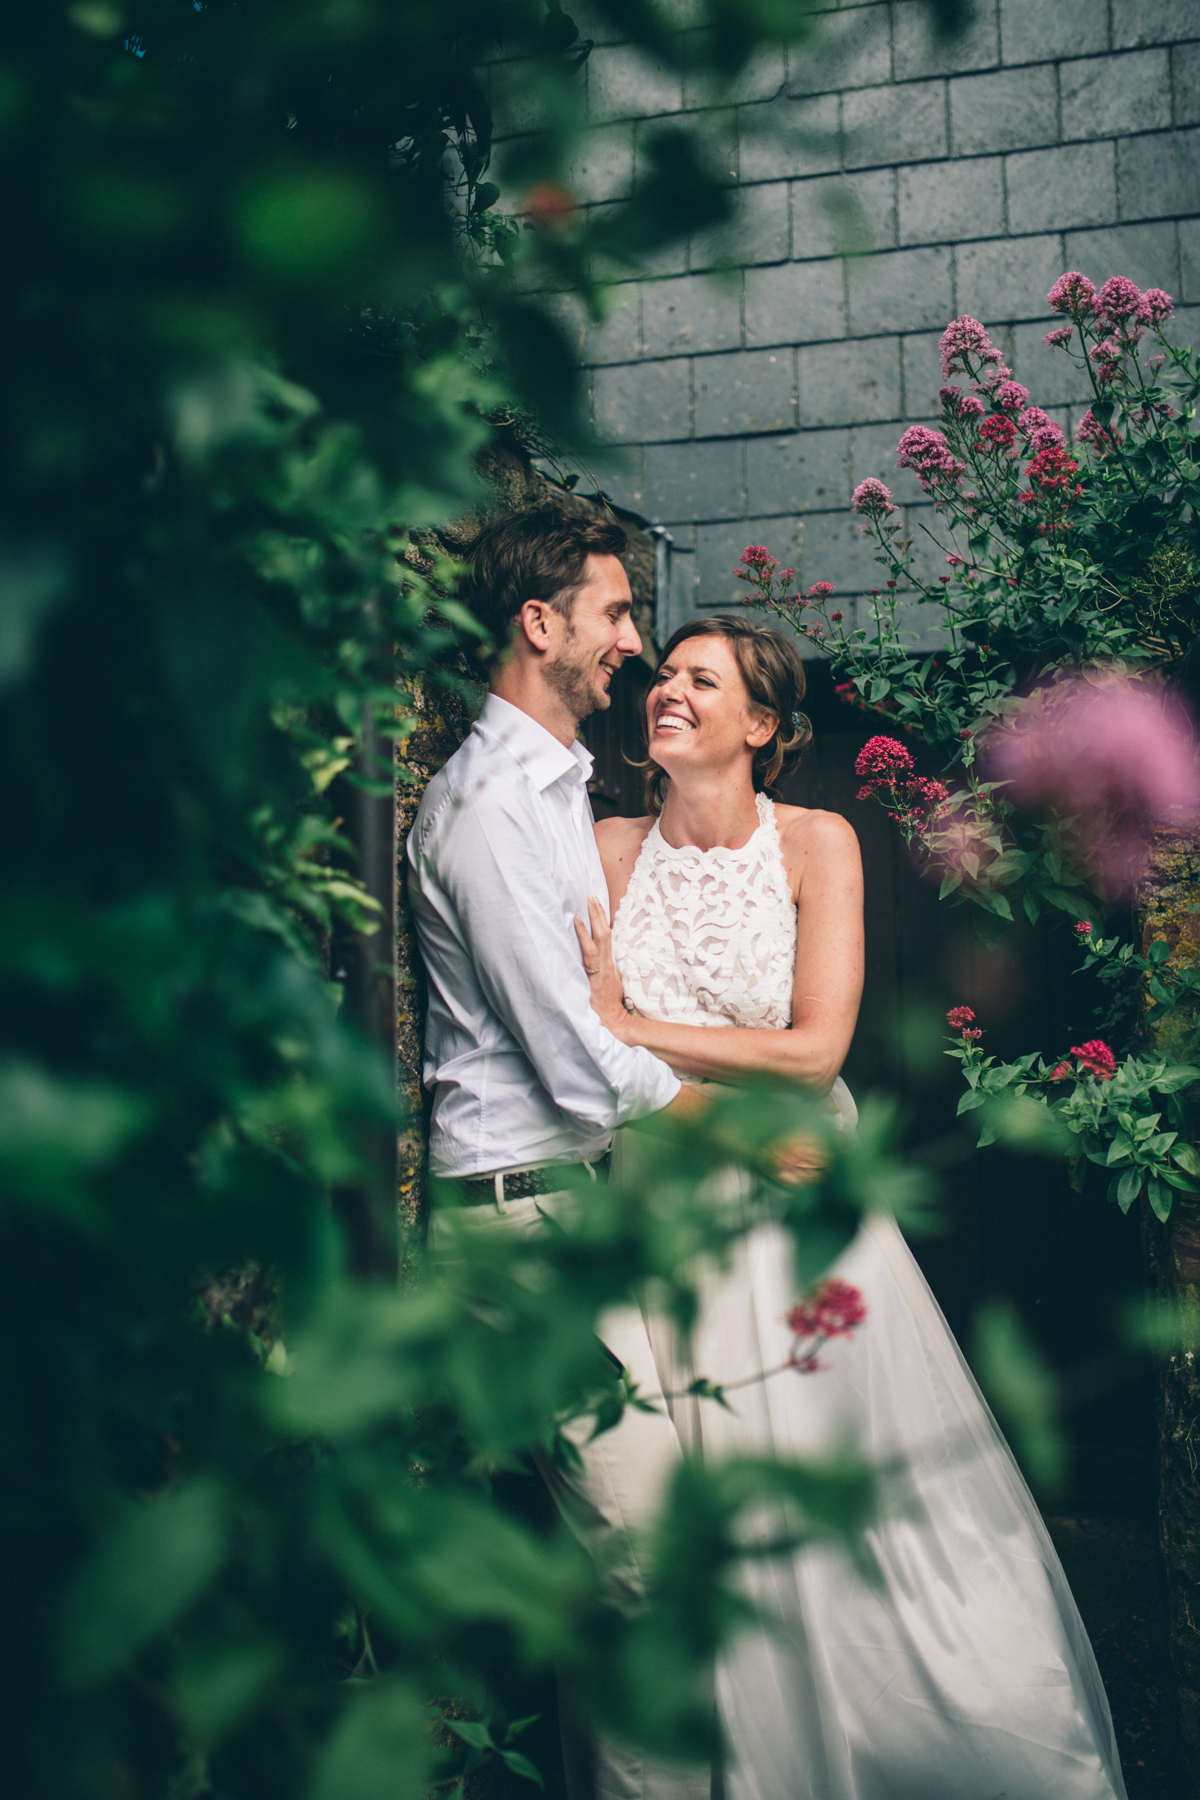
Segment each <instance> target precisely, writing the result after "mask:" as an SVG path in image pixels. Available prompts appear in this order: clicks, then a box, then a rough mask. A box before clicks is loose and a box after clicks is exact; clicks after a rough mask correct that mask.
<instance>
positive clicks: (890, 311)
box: [847, 245, 953, 337]
mask: <svg viewBox="0 0 1200 1800" xmlns="http://www.w3.org/2000/svg"><path fill="white" fill-rule="evenodd" d="M847 273H848V275H849V292H850V334H851V336H852V337H860V336H868V335H870V334H873V333H876V332H885V331H923V330H925V329H926V328H927V327H929V326H931V325H942V324H945V323H946V321H947V320H948V319H949V317H950V314H951V312H952V311H953V301H952V299H951V293H950V252H949V250H947V249H945V248H944V247H943V246H941V245H938V246H932V247H930V248H928V249H923V250H885V251H883V252H881V253H879V254H877V255H875V256H856V257H855V258H854V259H853V260H852V261H851V262H850V263H849V264H848V266H847Z"/></svg>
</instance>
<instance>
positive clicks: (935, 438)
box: [896, 425, 964, 493]
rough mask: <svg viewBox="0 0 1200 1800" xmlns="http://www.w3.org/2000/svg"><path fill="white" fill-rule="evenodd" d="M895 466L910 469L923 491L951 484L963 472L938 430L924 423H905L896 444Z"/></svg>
mask: <svg viewBox="0 0 1200 1800" xmlns="http://www.w3.org/2000/svg"><path fill="white" fill-rule="evenodd" d="M896 467H897V468H898V469H911V470H912V471H913V473H914V474H915V475H916V477H917V480H918V481H919V482H920V484H921V486H922V487H923V488H924V489H925V491H926V492H927V493H931V492H932V491H933V490H934V489H935V488H937V487H942V486H948V487H953V486H954V485H955V484H956V483H957V482H959V481H961V479H962V476H963V473H964V468H963V464H962V463H961V462H959V460H958V458H957V456H955V455H953V454H952V452H951V449H950V446H949V444H948V443H947V442H946V440H945V438H944V437H943V436H942V433H941V432H940V431H934V430H932V429H931V427H930V426H928V425H910V426H909V428H908V430H907V431H906V432H905V433H904V436H903V437H902V438H901V439H900V442H899V443H898V444H897V446H896Z"/></svg>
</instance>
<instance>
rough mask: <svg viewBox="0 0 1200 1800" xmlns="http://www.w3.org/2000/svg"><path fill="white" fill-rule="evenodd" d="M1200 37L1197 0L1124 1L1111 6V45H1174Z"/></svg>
mask: <svg viewBox="0 0 1200 1800" xmlns="http://www.w3.org/2000/svg"><path fill="white" fill-rule="evenodd" d="M1196 37H1200V14H1198V13H1197V9H1196V0H1124V4H1122V5H1120V6H1114V7H1113V47H1114V49H1118V50H1119V49H1123V48H1126V47H1129V46H1133V45H1137V44H1177V43H1179V42H1180V41H1181V40H1182V39H1184V38H1196Z"/></svg>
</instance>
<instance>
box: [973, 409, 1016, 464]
mask: <svg viewBox="0 0 1200 1800" xmlns="http://www.w3.org/2000/svg"><path fill="white" fill-rule="evenodd" d="M1016 442H1017V428H1016V426H1015V425H1014V424H1013V422H1012V420H1011V419H1006V418H1005V416H1004V414H1003V413H992V414H991V416H990V417H989V418H986V419H985V420H984V421H983V424H982V425H981V426H980V427H979V447H980V449H984V448H987V449H992V450H1000V451H1003V452H1004V453H1005V454H1009V455H1010V454H1011V453H1012V452H1013V450H1014V449H1015V447H1016Z"/></svg>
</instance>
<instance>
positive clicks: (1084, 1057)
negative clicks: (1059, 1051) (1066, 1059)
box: [1071, 1038, 1117, 1081]
mask: <svg viewBox="0 0 1200 1800" xmlns="http://www.w3.org/2000/svg"><path fill="white" fill-rule="evenodd" d="M1071 1055H1072V1056H1074V1057H1077V1058H1078V1060H1079V1061H1080V1062H1081V1063H1082V1064H1083V1067H1084V1068H1085V1069H1086V1070H1087V1072H1088V1074H1089V1075H1094V1076H1095V1078H1096V1080H1097V1081H1111V1080H1112V1078H1113V1076H1114V1075H1115V1074H1116V1072H1117V1059H1116V1057H1115V1056H1114V1055H1113V1053H1112V1051H1111V1050H1110V1049H1109V1047H1108V1045H1107V1044H1106V1043H1105V1042H1104V1039H1103V1038H1089V1039H1088V1041H1087V1043H1086V1044H1072V1045H1071Z"/></svg>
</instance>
